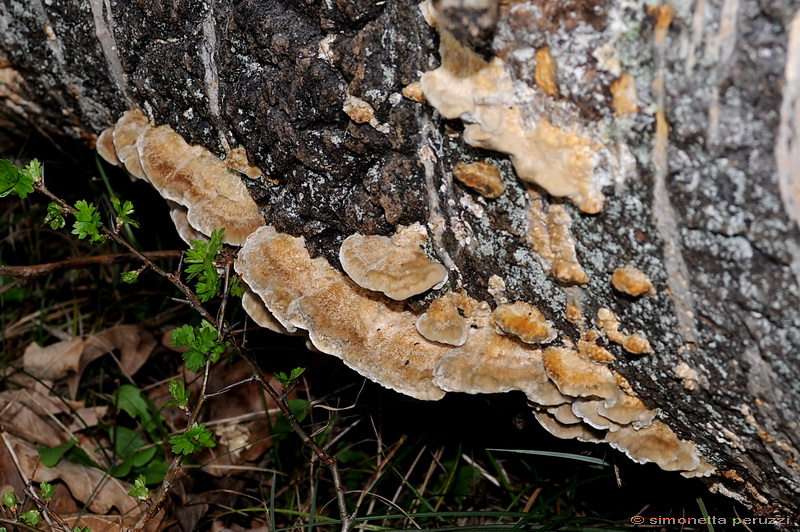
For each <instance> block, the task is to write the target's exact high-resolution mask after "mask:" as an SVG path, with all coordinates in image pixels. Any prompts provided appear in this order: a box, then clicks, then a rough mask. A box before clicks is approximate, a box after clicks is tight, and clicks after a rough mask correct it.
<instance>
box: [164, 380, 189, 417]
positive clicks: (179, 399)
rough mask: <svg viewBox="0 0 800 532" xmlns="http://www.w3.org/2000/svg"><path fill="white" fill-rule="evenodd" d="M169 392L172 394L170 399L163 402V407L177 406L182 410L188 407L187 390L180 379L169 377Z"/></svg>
mask: <svg viewBox="0 0 800 532" xmlns="http://www.w3.org/2000/svg"><path fill="white" fill-rule="evenodd" d="M169 393H170V395H172V399H170V400H169V401H167V402H166V403H165V404H164V406H165V407H167V406H177V407H178V408H182V409H184V410H186V409H187V408H188V407H189V390H187V389H186V385H185V384H184V382H183V381H182V380H181V381H176V380H174V379H170V380H169Z"/></svg>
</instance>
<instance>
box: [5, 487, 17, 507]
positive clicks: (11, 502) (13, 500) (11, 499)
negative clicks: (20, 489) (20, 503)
mask: <svg viewBox="0 0 800 532" xmlns="http://www.w3.org/2000/svg"><path fill="white" fill-rule="evenodd" d="M16 505H17V496H16V494H15V493H14V492H13V491H7V492H5V493H3V506H7V507H8V508H14V507H15V506H16Z"/></svg>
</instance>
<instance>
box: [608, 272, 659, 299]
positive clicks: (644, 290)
mask: <svg viewBox="0 0 800 532" xmlns="http://www.w3.org/2000/svg"><path fill="white" fill-rule="evenodd" d="M611 285H612V286H613V287H614V288H615V289H616V290H618V291H620V292H623V293H625V294H628V295H630V296H633V297H639V296H641V295H648V296H654V295H655V294H656V289H655V288H653V283H652V282H651V281H650V278H649V277H648V276H647V275H646V274H645V273H644V272H643V271H641V270H639V269H637V268H634V267H633V266H631V265H626V266H623V267H622V268H617V269H616V270H614V273H613V274H612V275H611Z"/></svg>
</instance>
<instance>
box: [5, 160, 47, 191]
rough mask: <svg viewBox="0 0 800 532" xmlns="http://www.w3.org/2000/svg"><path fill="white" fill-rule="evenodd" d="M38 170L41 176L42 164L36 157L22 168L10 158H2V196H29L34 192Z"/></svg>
mask: <svg viewBox="0 0 800 532" xmlns="http://www.w3.org/2000/svg"><path fill="white" fill-rule="evenodd" d="M34 161H35V163H36V164H35V165H34ZM32 165H33V166H32ZM37 169H38V170H37ZM36 171H38V172H39V177H41V165H39V161H36V159H34V160H33V161H31V163H30V164H29V165H28V166H26V167H25V168H24V169H22V170H20V169H19V168H17V167H16V166H15V165H14V163H12V162H11V161H9V160H6V159H2V160H0V198H5V197H6V196H8V195H9V194H16V195H17V196H19V197H20V198H23V199H24V198H26V197H28V194H30V193H31V192H33V184H34V183H35V182H36V181H38V178H37V177H35V175H36V174H35V172H36Z"/></svg>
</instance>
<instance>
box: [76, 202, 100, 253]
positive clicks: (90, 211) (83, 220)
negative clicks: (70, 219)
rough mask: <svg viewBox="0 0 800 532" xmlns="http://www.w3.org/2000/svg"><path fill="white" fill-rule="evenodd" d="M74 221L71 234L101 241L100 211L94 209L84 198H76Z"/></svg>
mask: <svg viewBox="0 0 800 532" xmlns="http://www.w3.org/2000/svg"><path fill="white" fill-rule="evenodd" d="M75 209H76V212H75V223H74V224H73V226H72V227H73V229H72V234H73V235H78V238H80V239H84V238H86V237H89V242H92V243H97V242H102V241H103V240H104V239H103V235H101V234H100V228H101V227H102V226H103V224H102V223H100V213H98V212H97V210H96V209H95V206H94V204H92V203H87V202H86V200H78V202H77V203H75Z"/></svg>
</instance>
